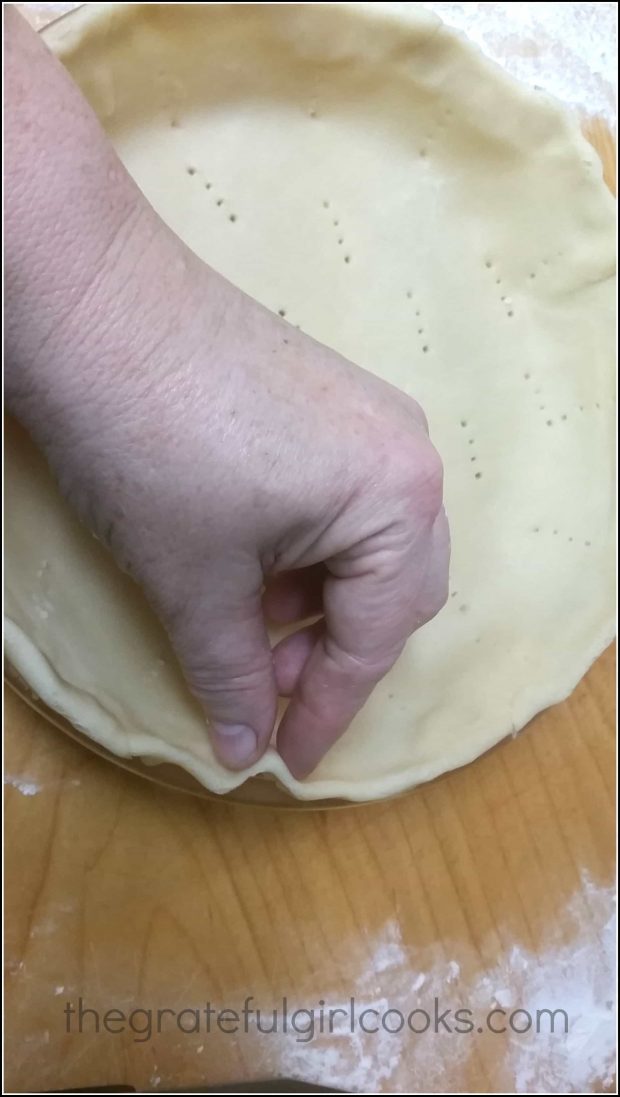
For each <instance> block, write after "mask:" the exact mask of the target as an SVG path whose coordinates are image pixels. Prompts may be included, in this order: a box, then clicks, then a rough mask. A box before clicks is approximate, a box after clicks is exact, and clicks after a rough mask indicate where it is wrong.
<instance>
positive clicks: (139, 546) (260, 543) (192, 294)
mask: <svg viewBox="0 0 620 1097" xmlns="http://www.w3.org/2000/svg"><path fill="white" fill-rule="evenodd" d="M5 20H6V25H5V31H6V64H7V69H6V78H5V89H6V110H5V121H6V126H7V132H6V152H5V165H6V166H5V170H6V176H5V180H6V212H5V226H6V363H7V365H6V395H7V402H8V406H9V408H10V410H11V411H12V412H13V413H14V414H15V415H16V417H18V418H19V419H20V420H21V421H22V422H23V424H24V425H25V426H26V427H27V428H28V430H29V431H30V433H31V435H32V436H33V438H34V439H35V441H36V442H37V444H38V445H39V446H40V447H41V448H42V450H43V451H44V453H45V454H46V456H47V459H48V461H49V463H50V465H51V467H52V469H53V471H54V473H55V475H56V477H57V479H58V481H59V483H60V486H61V489H62V491H63V492H64V493H65V495H66V497H67V498H68V499H69V500H70V502H71V503H72V504H73V505H74V506H75V508H76V509H77V511H78V512H79V514H80V515H81V517H82V519H83V520H84V521H85V522H86V523H88V524H89V525H90V527H91V528H92V529H93V530H94V532H95V533H96V534H97V535H98V536H99V537H100V538H101V539H102V540H103V541H104V542H105V543H106V544H107V545H108V546H109V548H110V549H111V551H112V553H113V554H114V556H115V558H116V560H117V561H118V563H119V565H120V566H121V567H122V568H124V569H126V570H127V571H128V572H130V574H131V575H133V576H134V577H135V579H136V581H137V582H138V583H139V584H141V586H142V587H143V589H144V591H145V592H146V594H147V596H148V598H149V599H150V601H151V603H152V605H153V607H154V608H155V610H156V612H157V613H158V615H159V616H160V618H161V620H162V622H163V624H164V625H165V627H166V629H167V631H168V633H169V635H170V637H171V640H172V643H173V646H174V649H175V651H176V654H177V656H178V658H179V661H180V664H181V666H182V668H183V671H184V674H185V676H186V679H187V682H188V684H189V686H190V688H191V689H192V691H193V692H194V694H195V695H196V697H197V698H198V699H199V700H200V702H201V703H202V704H203V705H204V709H205V712H206V714H207V716H208V721H209V731H210V734H211V737H212V742H213V746H214V750H215V752H216V754H217V756H218V757H219V759H220V760H221V761H222V762H223V763H224V764H225V765H227V766H229V767H231V768H240V767H242V766H245V765H248V764H251V763H253V762H254V761H256V760H257V759H258V758H259V757H260V756H261V754H262V753H263V752H264V750H265V749H266V747H267V745H268V743H269V741H270V737H271V736H272V732H273V728H274V723H275V718H276V706H277V699H278V694H280V695H281V696H286V697H289V698H290V702H289V705H288V708H287V711H286V713H285V715H284V717H283V719H282V722H281V724H280V727H279V729H278V733H277V747H278V750H279V752H280V754H281V755H282V757H283V759H284V761H285V762H286V764H287V765H288V767H289V769H290V770H291V772H292V773H293V774H294V775H295V776H297V777H299V778H302V777H304V776H306V775H307V774H308V773H310V772H311V771H312V770H313V769H314V767H315V766H316V765H317V763H318V762H319V761H320V759H321V758H322V757H323V755H324V754H325V752H326V751H327V750H328V749H329V747H330V746H331V745H332V744H333V742H334V741H335V740H336V739H337V737H338V736H339V735H340V734H341V733H342V732H343V731H344V730H345V729H346V727H347V725H348V724H349V723H350V721H351V719H352V718H353V716H354V715H355V713H356V712H357V711H358V710H359V709H360V707H361V706H362V705H363V704H364V702H365V700H366V699H367V697H368V696H369V694H370V692H371V691H372V689H373V687H374V686H375V685H376V683H377V682H378V681H379V679H380V678H381V677H382V676H383V675H384V674H385V673H386V672H387V671H388V670H389V669H390V667H391V666H392V665H393V663H394V661H395V660H396V659H397V658H398V656H399V655H400V653H401V651H402V649H403V647H404V644H405V642H406V640H407V638H408V637H409V636H410V634H411V633H412V632H413V631H414V630H415V629H417V628H419V627H420V626H421V625H423V624H424V623H425V622H426V621H428V620H429V619H430V618H431V617H433V616H434V615H435V614H436V613H437V612H438V610H439V609H440V608H441V606H442V605H443V604H444V602H445V599H446V595H447V582H448V561H449V534H448V527H447V521H446V517H445V513H444V510H443V507H442V466H441V461H440V459H439V457H438V455H437V453H436V451H435V449H434V448H433V446H432V444H431V442H430V441H429V437H428V433H427V425H426V420H425V417H424V414H423V412H422V411H421V409H420V407H419V406H418V405H417V404H416V403H415V402H414V401H413V400H411V399H410V398H409V397H407V396H405V395H404V394H402V393H400V392H399V391H398V390H396V389H394V388H392V387H391V386H390V385H388V384H385V383H384V382H382V381H380V380H379V379H377V378H375V377H374V376H372V375H371V374H369V373H367V372H365V371H363V370H361V369H359V368H357V367H356V366H354V365H352V364H351V363H349V362H347V361H345V360H344V359H343V358H342V357H340V356H339V355H338V354H336V353H334V352H333V351H331V350H328V349H327V348H326V347H324V346H321V345H320V344H318V343H316V342H314V341H313V340H312V339H310V338H308V337H307V336H305V335H302V334H301V333H300V332H298V331H297V330H296V329H295V328H292V327H291V326H289V325H288V324H286V323H285V322H284V321H282V320H280V318H279V317H276V316H274V315H272V314H271V313H270V312H269V311H267V310H266V309H264V308H263V307H262V306H260V305H259V304H257V303H256V302H255V301H253V300H251V299H250V298H248V297H247V296H246V295H245V294H243V293H242V292H241V291H240V290H238V289H236V288H235V287H234V286H232V285H231V284H230V283H228V282H227V281H226V280H225V279H223V278H222V277H221V276H220V275H218V274H217V273H216V272H215V271H213V270H212V269H210V268H209V267H208V266H206V265H205V264H204V263H202V262H201V261H200V260H199V259H198V258H197V257H196V256H195V255H193V253H192V252H191V251H190V250H189V249H188V248H186V247H185V245H184V244H182V243H181V242H180V241H179V240H178V239H177V237H176V236H175V235H174V234H173V233H172V232H171V231H170V230H169V229H168V228H167V227H166V226H165V225H164V224H163V223H162V222H161V220H160V219H159V218H158V217H157V215H156V214H155V213H154V211H153V210H152V208H151V207H150V206H149V205H148V203H147V202H146V200H145V198H144V197H143V195H142V194H141V192H140V191H139V190H138V188H137V187H136V185H135V184H134V183H133V181H132V180H131V179H130V177H129V176H128V174H127V173H126V171H125V170H124V168H123V167H122V165H121V164H120V162H119V160H118V158H117V157H116V154H115V153H114V150H113V149H112V147H111V145H110V143H109V142H108V140H107V138H106V137H105V135H104V133H103V131H102V130H101V128H100V125H99V123H98V121H97V119H96V118H95V116H94V114H93V112H92V111H91V109H90V107H89V106H88V105H87V103H86V102H85V100H84V99H83V97H82V95H81V93H80V92H79V90H78V89H77V87H76V86H75V85H74V84H73V82H72V81H71V79H70V77H69V76H68V74H67V73H66V72H65V70H64V69H63V68H62V66H61V65H60V64H59V63H58V62H57V61H56V60H55V59H54V58H53V57H52V56H51V55H50V54H49V52H48V51H47V49H46V48H45V47H44V45H43V44H42V43H41V42H40V41H39V40H38V38H37V36H36V35H35V34H34V32H32V31H31V30H30V28H29V27H28V26H27V25H26V24H25V23H24V21H23V20H22V19H21V17H20V16H19V15H18V14H17V13H16V12H15V11H14V10H12V9H11V8H5ZM266 261H269V260H268V259H266ZM313 616H315V617H318V620H316V621H315V622H314V624H311V625H310V626H306V627H301V628H298V629H297V630H296V631H293V632H292V633H291V634H290V635H288V636H287V638H286V639H284V640H282V641H281V642H280V643H279V644H278V645H277V646H276V647H275V649H274V650H273V651H271V650H270V645H269V640H268V636H267V631H266V623H265V620H266V617H267V618H271V619H273V620H274V621H277V622H279V623H287V624H289V623H293V622H297V621H299V622H301V621H303V620H305V619H308V618H310V617H313Z"/></svg>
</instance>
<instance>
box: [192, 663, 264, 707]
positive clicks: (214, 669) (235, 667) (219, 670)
mask: <svg viewBox="0 0 620 1097" xmlns="http://www.w3.org/2000/svg"><path fill="white" fill-rule="evenodd" d="M184 670H185V677H186V679H187V682H188V684H189V686H190V689H191V690H192V692H193V693H195V694H197V695H198V696H203V697H209V698H210V699H211V700H213V699H217V698H218V697H227V696H230V695H231V694H234V695H235V696H237V697H243V696H248V695H251V694H255V693H257V692H259V691H263V690H264V688H265V681H266V680H267V681H269V680H270V675H271V673H272V668H271V664H270V662H268V661H267V660H265V661H260V662H257V661H253V662H252V663H251V664H248V665H245V666H240V665H239V664H237V663H235V664H233V663H228V662H226V661H222V660H216V659H206V660H205V659H202V660H200V661H199V662H194V661H190V662H188V661H187V660H186V661H185V663H184Z"/></svg>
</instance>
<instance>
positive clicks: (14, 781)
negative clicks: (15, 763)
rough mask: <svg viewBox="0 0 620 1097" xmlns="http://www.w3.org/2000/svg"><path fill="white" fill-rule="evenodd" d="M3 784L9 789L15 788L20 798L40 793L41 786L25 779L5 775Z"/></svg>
mask: <svg viewBox="0 0 620 1097" xmlns="http://www.w3.org/2000/svg"><path fill="white" fill-rule="evenodd" d="M4 783H5V785H10V786H11V788H16V789H17V791H18V792H21V794H22V796H36V794H37V792H40V791H41V785H38V784H37V782H36V781H29V780H28V779H27V778H25V777H15V776H12V775H11V774H9V773H7V774H5V777H4Z"/></svg>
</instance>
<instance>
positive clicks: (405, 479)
mask: <svg viewBox="0 0 620 1097" xmlns="http://www.w3.org/2000/svg"><path fill="white" fill-rule="evenodd" d="M392 482H393V486H394V489H395V491H396V492H397V494H398V495H399V496H400V497H401V498H403V499H404V500H405V501H406V503H407V505H408V507H413V508H414V510H415V512H416V514H417V515H418V516H419V517H420V518H423V519H428V520H433V519H434V518H436V517H437V515H438V514H439V511H440V509H441V505H442V500H443V464H442V461H441V458H440V456H439V454H438V452H437V450H436V449H435V447H434V446H433V445H431V443H430V442H429V441H428V440H427V439H425V438H424V439H423V438H414V439H412V440H408V441H407V443H405V444H399V445H398V446H397V447H396V451H395V454H394V463H393V469H392Z"/></svg>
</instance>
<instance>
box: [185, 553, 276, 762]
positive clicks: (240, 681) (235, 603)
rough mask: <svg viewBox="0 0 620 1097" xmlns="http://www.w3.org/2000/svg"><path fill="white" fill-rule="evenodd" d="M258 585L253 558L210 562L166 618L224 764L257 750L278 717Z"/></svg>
mask: <svg viewBox="0 0 620 1097" xmlns="http://www.w3.org/2000/svg"><path fill="white" fill-rule="evenodd" d="M261 589H262V574H261V571H260V568H259V566H258V564H256V565H255V564H251V565H248V563H247V562H245V563H243V564H239V563H234V564H232V565H231V563H230V561H226V562H225V563H224V564H222V562H221V561H220V562H218V563H216V564H215V565H213V564H211V565H210V566H209V568H208V569H207V570H206V571H205V572H203V573H202V574H201V577H200V584H199V589H197V590H196V593H195V595H194V596H193V597H192V598H190V599H187V598H186V599H184V600H183V603H182V604H183V609H182V612H180V613H176V614H173V615H172V621H173V623H172V626H171V627H170V626H169V633H170V636H171V639H172V643H173V646H174V648H175V651H176V654H177V656H178V658H179V660H180V662H181V666H182V668H183V671H184V674H185V677H186V679H187V682H188V685H189V687H190V689H191V691H192V693H193V694H194V696H195V697H196V698H197V699H198V701H199V702H200V703H201V704H202V706H203V708H204V710H205V714H206V716H207V720H208V730H209V734H210V737H211V744H212V746H213V750H214V752H215V754H216V756H217V758H218V760H219V761H220V762H221V763H222V764H223V765H225V766H227V767H229V768H230V769H243V768H244V767H245V766H249V765H252V763H253V762H255V761H256V760H257V759H258V758H260V756H261V755H262V754H263V753H264V751H265V750H266V748H267V745H268V743H269V739H270V736H271V732H272V731H273V726H274V723H275V718H276V710H277V690H276V682H275V675H274V669H273V660H272V655H271V650H270V647H269V639H268V636H267V631H266V628H265V622H264V618H263V612H262V602H261ZM168 620H169V621H170V615H168Z"/></svg>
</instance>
